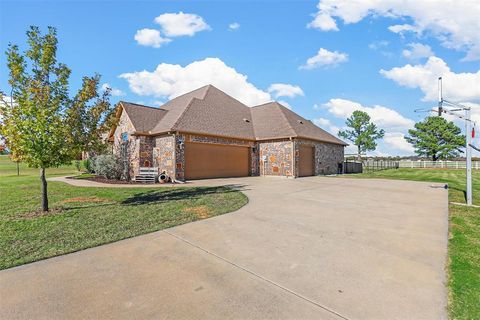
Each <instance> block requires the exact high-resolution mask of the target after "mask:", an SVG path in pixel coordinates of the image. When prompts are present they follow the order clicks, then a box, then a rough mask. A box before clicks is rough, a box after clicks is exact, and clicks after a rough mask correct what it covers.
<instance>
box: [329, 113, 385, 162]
mask: <svg viewBox="0 0 480 320" xmlns="http://www.w3.org/2000/svg"><path fill="white" fill-rule="evenodd" d="M345 124H346V125H347V126H348V127H349V128H351V130H348V129H347V130H343V131H339V132H338V135H339V136H340V137H342V138H344V139H347V140H349V141H351V142H352V143H353V144H354V145H356V146H357V157H358V160H360V159H361V154H362V152H367V151H373V150H375V149H376V148H377V143H376V140H377V139H381V138H383V136H384V134H385V131H384V130H383V129H380V130H379V129H378V128H377V126H376V125H375V124H374V123H372V122H370V116H369V115H368V113H366V112H363V111H360V110H356V111H354V112H353V113H352V115H351V116H350V118H348V119H347V121H346V122H345Z"/></svg>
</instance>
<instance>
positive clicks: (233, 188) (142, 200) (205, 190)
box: [121, 184, 246, 206]
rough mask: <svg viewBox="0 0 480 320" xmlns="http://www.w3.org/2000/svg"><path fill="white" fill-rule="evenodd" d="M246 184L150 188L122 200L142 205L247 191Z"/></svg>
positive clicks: (125, 202)
mask: <svg viewBox="0 0 480 320" xmlns="http://www.w3.org/2000/svg"><path fill="white" fill-rule="evenodd" d="M245 190H246V189H245V185H240V184H232V185H226V186H217V187H196V188H171V189H161V190H150V191H146V192H140V193H137V194H135V195H133V196H131V197H129V198H127V199H125V200H123V201H122V202H121V204H124V205H133V206H135V205H142V204H147V203H161V202H166V201H172V200H173V201H175V200H186V199H196V198H200V197H203V196H206V195H211V194H222V193H223V194H224V193H230V192H237V191H245Z"/></svg>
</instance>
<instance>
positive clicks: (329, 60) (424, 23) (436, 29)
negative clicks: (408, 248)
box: [0, 0, 480, 155]
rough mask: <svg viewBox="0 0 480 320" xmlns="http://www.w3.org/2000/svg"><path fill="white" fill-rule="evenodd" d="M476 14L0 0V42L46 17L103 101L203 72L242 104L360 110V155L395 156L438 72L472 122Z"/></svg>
mask: <svg viewBox="0 0 480 320" xmlns="http://www.w3.org/2000/svg"><path fill="white" fill-rule="evenodd" d="M478 16H480V5H479V4H477V3H475V1H468V0H466V1H444V2H443V3H442V5H439V4H438V3H434V2H432V1H428V2H427V1H395V0H385V1H358V2H357V5H356V6H352V5H351V2H350V3H349V1H347V0H339V1H333V0H322V1H320V2H318V1H144V2H142V1H135V2H134V1H103V2H93V1H85V2H75V1H65V2H59V1H34V2H33V1H32V2H28V1H12V2H9V1H0V51H1V52H2V53H3V52H5V50H6V48H7V44H8V43H9V42H12V43H15V44H19V45H20V46H21V47H22V48H25V39H26V37H25V31H26V30H27V28H28V27H29V26H30V25H38V26H40V27H41V28H42V29H43V30H46V27H47V26H49V25H50V26H54V27H56V28H57V29H58V36H59V51H58V58H59V60H60V61H62V62H64V63H66V64H67V65H68V66H69V67H70V68H71V69H72V71H73V72H72V76H71V86H72V88H73V89H75V88H77V87H78V85H79V83H80V80H81V77H82V76H84V75H92V74H94V73H95V72H98V73H100V74H101V75H102V83H105V84H108V86H110V87H111V88H113V89H114V90H113V93H115V94H116V96H114V97H113V98H112V100H113V101H114V102H116V101H118V100H126V101H132V102H138V103H144V104H147V105H159V104H161V103H162V102H165V101H167V100H168V99H169V98H172V97H174V96H176V95H178V94H181V93H183V92H185V91H189V90H191V89H194V88H195V87H199V86H201V85H203V84H206V83H213V84H214V85H216V86H217V87H219V88H220V89H222V90H224V91H225V92H227V93H229V94H232V95H233V96H235V97H236V98H238V99H239V100H241V101H243V102H245V103H247V104H249V105H254V104H259V103H262V102H265V101H267V100H280V101H281V102H283V103H285V104H286V105H288V106H290V107H291V108H292V110H294V111H295V112H297V113H299V114H300V115H302V116H304V117H305V118H307V119H311V120H313V121H314V122H315V123H317V124H318V125H320V126H321V127H322V128H324V129H327V130H329V131H331V132H334V133H336V131H337V130H338V128H342V127H343V126H344V123H345V118H346V117H347V116H349V114H351V112H352V111H353V110H355V109H362V110H365V111H367V112H368V113H369V114H370V115H371V117H372V119H374V120H375V122H376V123H377V124H378V125H379V126H380V127H382V128H383V129H385V131H386V133H387V134H386V136H385V138H384V139H383V140H382V141H380V143H379V148H378V149H377V151H375V152H373V153H372V154H378V155H383V154H385V155H399V154H400V155H403V154H411V153H412V150H411V148H410V146H409V145H408V144H407V143H406V142H405V141H404V139H403V135H404V134H405V133H406V132H407V130H408V129H409V128H410V127H411V126H412V125H413V123H414V122H416V121H419V120H421V119H422V118H423V117H425V116H426V115H427V114H426V113H415V112H414V109H416V108H428V107H431V106H434V105H435V103H436V102H435V94H436V93H435V92H436V79H437V77H438V76H443V77H444V79H445V80H444V91H445V95H446V97H447V98H449V99H450V100H454V101H458V102H463V103H470V105H471V106H472V109H473V110H472V112H473V114H474V117H475V119H476V121H477V122H478V123H480V105H479V102H480V64H479V60H478V59H479V58H480V39H479V38H480V36H479V35H478V30H480V25H479V24H480V23H479V22H478ZM446 22H448V23H446ZM235 27H236V28H235ZM475 30H477V31H475ZM0 62H1V67H0V75H1V77H0V88H1V89H2V90H4V91H8V90H7V89H8V83H7V72H8V71H7V69H6V66H5V55H2V56H1V58H0ZM160 64H163V65H162V66H161V67H159V68H157V66H158V65H160ZM382 70H383V71H382ZM203 82H205V83H203ZM458 124H459V125H460V124H461V123H460V122H459V123H458ZM477 131H480V130H477ZM477 144H480V143H477Z"/></svg>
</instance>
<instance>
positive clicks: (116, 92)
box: [102, 83, 125, 97]
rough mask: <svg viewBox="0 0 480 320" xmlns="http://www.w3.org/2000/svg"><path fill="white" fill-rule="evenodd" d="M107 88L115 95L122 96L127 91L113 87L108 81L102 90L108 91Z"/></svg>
mask: <svg viewBox="0 0 480 320" xmlns="http://www.w3.org/2000/svg"><path fill="white" fill-rule="evenodd" d="M107 89H110V94H111V95H112V96H114V97H120V96H124V95H125V92H123V91H122V90H120V89H117V88H112V86H110V84H108V83H104V84H102V90H103V91H106V90H107Z"/></svg>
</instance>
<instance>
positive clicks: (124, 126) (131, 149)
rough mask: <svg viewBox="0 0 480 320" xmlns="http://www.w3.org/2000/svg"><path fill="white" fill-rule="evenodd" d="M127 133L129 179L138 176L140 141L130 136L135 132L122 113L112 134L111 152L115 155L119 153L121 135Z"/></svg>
mask: <svg viewBox="0 0 480 320" xmlns="http://www.w3.org/2000/svg"><path fill="white" fill-rule="evenodd" d="M123 132H126V133H128V153H129V162H130V177H134V176H135V175H136V174H138V167H139V160H140V159H139V156H140V139H139V137H136V136H132V134H133V133H134V132H135V128H134V127H133V124H132V122H131V121H130V118H129V117H128V115H127V114H126V113H125V112H122V115H121V116H120V119H119V122H118V125H117V128H116V129H115V132H114V134H113V139H114V144H113V152H114V153H115V154H119V153H120V146H121V143H122V142H123V141H122V133H123Z"/></svg>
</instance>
